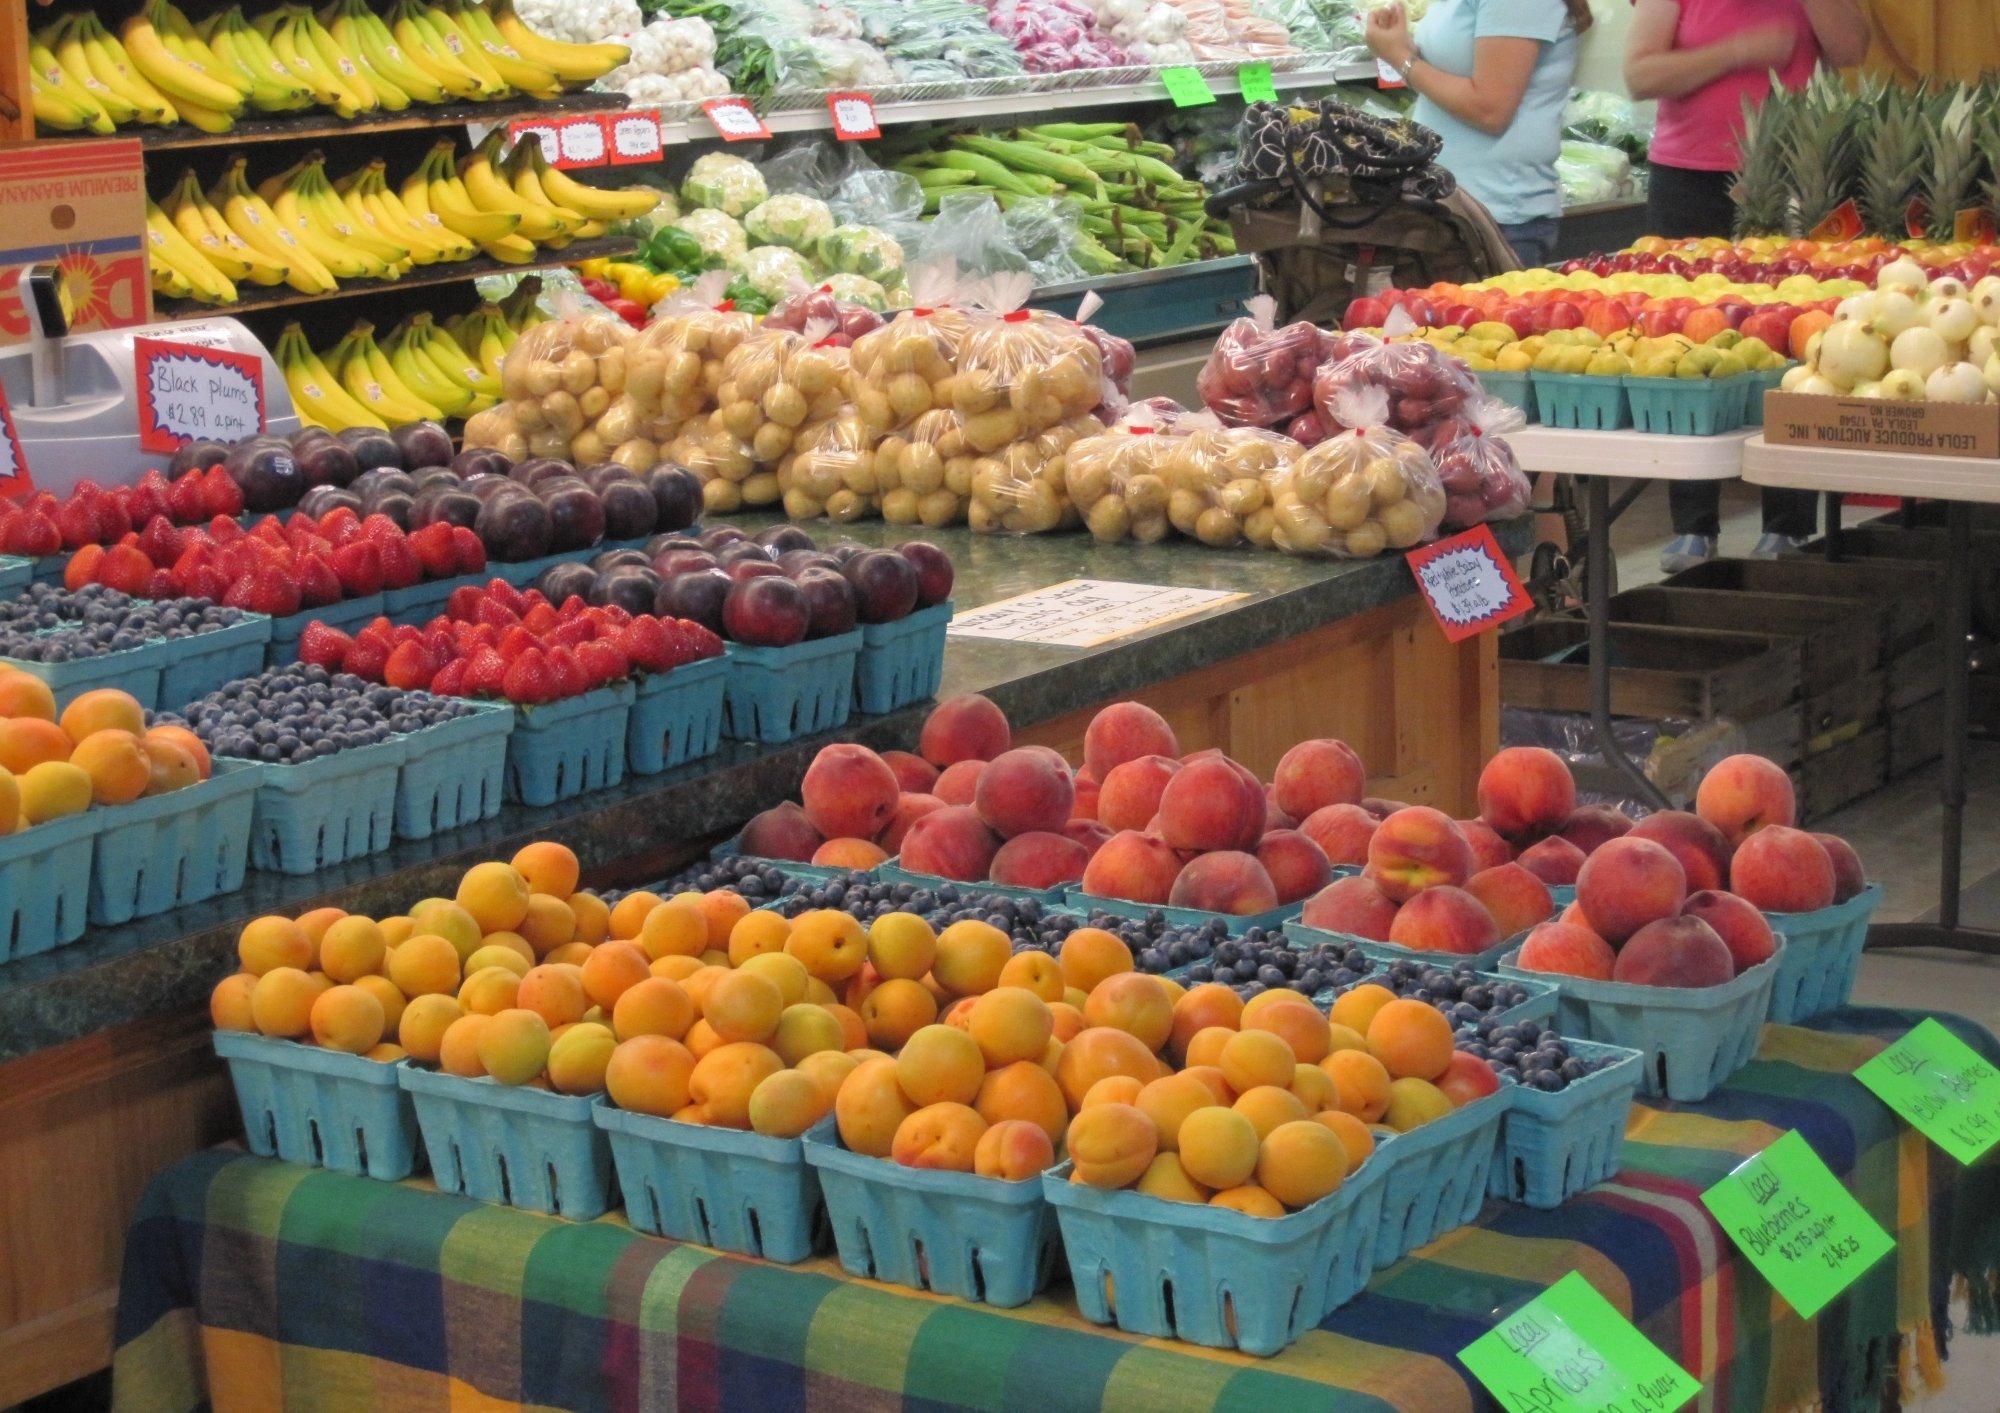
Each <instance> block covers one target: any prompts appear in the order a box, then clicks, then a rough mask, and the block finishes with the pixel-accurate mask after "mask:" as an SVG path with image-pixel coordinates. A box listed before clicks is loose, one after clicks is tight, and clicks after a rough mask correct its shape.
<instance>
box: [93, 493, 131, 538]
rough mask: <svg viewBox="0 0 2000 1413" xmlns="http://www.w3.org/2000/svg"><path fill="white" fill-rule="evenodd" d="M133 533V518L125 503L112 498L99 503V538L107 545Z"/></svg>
mask: <svg viewBox="0 0 2000 1413" xmlns="http://www.w3.org/2000/svg"><path fill="white" fill-rule="evenodd" d="M131 532H132V516H131V513H130V512H129V511H127V510H126V508H125V505H124V502H122V501H119V500H116V499H114V498H112V497H111V496H106V497H104V499H103V500H101V501H99V502H98V503H97V538H98V539H100V540H102V541H104V542H106V543H107V544H108V543H109V542H111V541H112V540H116V539H118V538H120V537H121V536H124V535H129V534H130V533H131Z"/></svg>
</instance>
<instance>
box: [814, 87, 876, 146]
mask: <svg viewBox="0 0 2000 1413" xmlns="http://www.w3.org/2000/svg"><path fill="white" fill-rule="evenodd" d="M826 108H827V111H828V112H829V113H831V114H833V135H834V136H835V137H837V138H839V139H840V140H841V141H842V142H865V141H867V140H868V139H870V138H876V137H880V136H881V135H882V126H881V124H880V123H878V122H876V121H875V100H874V99H872V98H870V97H869V96H868V95H867V94H865V93H829V94H827V96H826Z"/></svg>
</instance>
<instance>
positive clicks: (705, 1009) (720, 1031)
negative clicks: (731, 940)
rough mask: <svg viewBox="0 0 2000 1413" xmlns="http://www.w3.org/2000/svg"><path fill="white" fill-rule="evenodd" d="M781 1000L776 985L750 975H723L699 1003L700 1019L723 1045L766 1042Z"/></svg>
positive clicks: (782, 1003)
mask: <svg viewBox="0 0 2000 1413" xmlns="http://www.w3.org/2000/svg"><path fill="white" fill-rule="evenodd" d="M784 1009H785V998H784V995H783V993H782V992H780V991H779V990H778V987H777V985H776V983H774V982H772V981H771V980H769V979H768V978H766V977H763V976H760V975H758V974H757V973H756V972H752V971H743V970H738V971H730V972H724V973H723V974H722V975H721V976H719V977H717V978H716V979H715V981H714V983H713V984H712V985H710V986H709V988H708V990H707V992H706V994H705V995H704V997H703V999H702V1018H703V1019H704V1020H706V1021H707V1022H708V1023H709V1025H710V1026H711V1027H713V1029H714V1030H715V1033H716V1034H717V1035H719V1036H721V1037H722V1039H723V1040H725V1041H744V1040H754V1041H758V1042H762V1041H765V1040H768V1039H769V1038H770V1037H771V1035H772V1034H773V1032H775V1031H776V1030H777V1028H778V1017H779V1016H780V1015H781V1014H782V1013H783V1012H784Z"/></svg>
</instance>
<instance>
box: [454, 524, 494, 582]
mask: <svg viewBox="0 0 2000 1413" xmlns="http://www.w3.org/2000/svg"><path fill="white" fill-rule="evenodd" d="M451 548H452V554H453V557H454V558H456V559H457V561H458V572H459V573H460V574H483V573H484V572H485V571H486V544H485V541H483V540H481V539H480V538H479V536H478V535H477V534H476V533H474V532H473V531H471V530H469V529H467V528H466V527H465V526H463V525H454V526H452V527H451Z"/></svg>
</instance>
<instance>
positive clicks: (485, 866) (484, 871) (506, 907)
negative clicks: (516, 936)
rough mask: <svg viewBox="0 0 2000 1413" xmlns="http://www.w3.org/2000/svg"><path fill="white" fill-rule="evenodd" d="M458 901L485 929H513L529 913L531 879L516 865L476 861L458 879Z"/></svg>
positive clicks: (483, 930)
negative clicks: (522, 873) (526, 877)
mask: <svg viewBox="0 0 2000 1413" xmlns="http://www.w3.org/2000/svg"><path fill="white" fill-rule="evenodd" d="M453 901H455V902H456V903H457V904H458V905H459V906H460V907H461V908H464V909H465V910H466V911H467V912H469V913H471V914H472V919H473V921H474V922H477V923H478V924H479V930H480V931H481V932H512V931H513V930H514V929H515V928H517V927H519V926H520V925H521V919H522V918H524V917H526V916H527V915H528V880H527V879H525V878H523V877H522V876H521V875H520V874H519V873H518V872H517V871H516V870H515V868H514V866H513V865H512V864H503V863H482V864H474V865H473V866H472V867H471V868H469V869H467V870H466V871H465V877H463V878H461V879H459V881H458V892H457V894H456V895H455V897H454V899H453Z"/></svg>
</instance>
